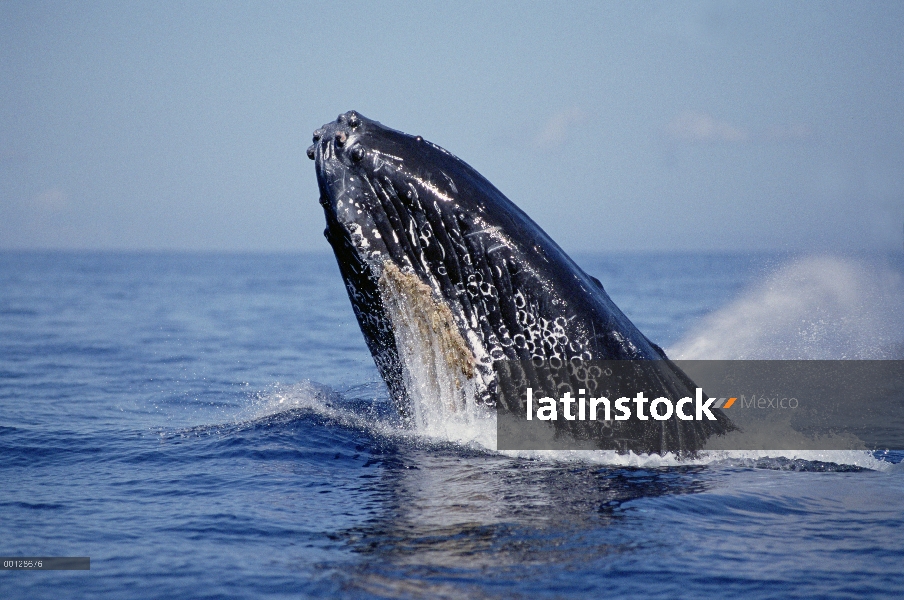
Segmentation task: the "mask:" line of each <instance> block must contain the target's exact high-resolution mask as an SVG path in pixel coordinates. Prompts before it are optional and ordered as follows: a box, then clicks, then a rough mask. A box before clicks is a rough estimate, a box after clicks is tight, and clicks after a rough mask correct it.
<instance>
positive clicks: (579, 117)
mask: <svg viewBox="0 0 904 600" xmlns="http://www.w3.org/2000/svg"><path fill="white" fill-rule="evenodd" d="M586 117H587V113H585V112H584V111H583V110H581V109H580V108H577V107H573V108H569V109H567V110H563V111H559V112H557V113H556V114H554V115H553V116H552V117H550V118H549V120H548V121H546V124H545V125H544V126H543V129H542V130H540V132H539V133H538V134H537V136H536V137H534V146H536V147H537V148H558V147H559V146H561V145H562V144H564V143H565V142H566V141H567V140H568V134H569V132H570V131H571V129H572V127H573V126H574V125H576V124H578V123H580V122H581V121H583V120H584V119H585V118H586Z"/></svg>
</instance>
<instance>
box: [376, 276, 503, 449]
mask: <svg viewBox="0 0 904 600" xmlns="http://www.w3.org/2000/svg"><path fill="white" fill-rule="evenodd" d="M379 286H380V292H381V295H382V297H383V304H384V306H385V307H386V310H387V312H388V314H389V318H390V320H391V321H392V329H393V333H394V334H395V339H396V347H397V348H396V349H397V351H398V356H399V360H400V361H401V362H402V372H403V376H404V378H405V388H406V390H407V391H408V396H409V397H410V400H411V417H412V423H413V425H414V426H415V428H416V429H418V430H419V431H421V432H422V433H426V434H427V435H434V436H439V437H443V438H448V436H449V434H450V429H457V428H459V427H460V426H461V425H467V424H473V423H475V422H476V421H478V420H480V421H484V420H487V419H491V418H493V417H494V416H495V414H494V412H493V411H491V410H490V409H489V408H487V407H486V406H483V405H479V404H478V402H477V401H476V398H477V397H478V395H477V392H478V390H479V389H481V388H482V389H485V387H486V383H485V382H484V380H483V375H482V374H481V373H480V372H479V370H478V363H479V360H480V358H482V356H481V357H475V355H474V351H473V350H472V349H471V348H472V347H473V346H472V345H473V344H474V343H475V342H478V347H479V340H478V339H477V337H476V336H473V335H469V336H468V337H469V341H470V342H471V344H469V343H468V341H466V340H465V339H464V338H463V337H462V335H461V333H460V332H459V329H458V326H457V325H456V324H455V318H454V317H453V314H452V311H451V310H450V308H449V306H448V305H447V304H446V303H445V302H444V301H443V300H442V299H437V298H436V297H435V296H434V294H433V292H432V290H431V288H430V286H428V285H426V284H425V283H423V282H421V280H420V279H419V278H418V277H417V276H416V275H414V274H411V273H404V272H402V271H401V270H400V269H399V268H398V267H397V266H396V265H395V263H393V262H392V261H386V262H384V263H383V269H382V273H381V275H380V280H379ZM469 333H471V332H469ZM481 354H483V353H481Z"/></svg>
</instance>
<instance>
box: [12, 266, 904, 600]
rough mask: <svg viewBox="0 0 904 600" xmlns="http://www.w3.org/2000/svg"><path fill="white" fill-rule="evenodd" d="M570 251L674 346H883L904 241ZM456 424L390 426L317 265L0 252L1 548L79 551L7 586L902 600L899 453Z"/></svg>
mask: <svg viewBox="0 0 904 600" xmlns="http://www.w3.org/2000/svg"><path fill="white" fill-rule="evenodd" d="M576 258H577V259H578V262H579V263H580V264H581V265H582V266H584V267H585V268H586V269H587V270H588V271H589V272H590V273H592V274H594V275H596V276H597V277H598V278H599V279H601V280H602V282H603V283H604V284H605V286H606V289H607V290H608V291H609V293H610V295H611V296H612V297H613V299H614V300H615V302H616V303H617V304H618V305H619V306H620V307H621V308H622V309H623V310H624V311H625V312H626V313H627V314H628V316H629V317H630V318H632V320H634V322H635V323H636V324H637V325H638V326H639V327H640V329H641V330H642V331H644V332H645V333H646V334H647V335H648V337H650V338H651V339H652V340H654V341H656V342H658V343H660V344H661V345H663V346H665V347H667V348H671V349H672V350H671V353H672V354H673V355H674V354H676V353H678V354H681V355H683V356H685V357H693V358H723V357H726V356H728V355H729V354H730V353H731V352H732V351H737V352H740V351H738V350H737V349H739V348H740V349H743V352H741V354H745V353H746V354H745V356H746V357H749V355H750V354H751V353H753V354H757V353H758V354H757V356H755V357H765V358H769V357H780V358H784V357H794V358H807V357H820V358H822V357H838V358H840V357H842V356H840V355H841V354H845V353H851V352H853V353H854V355H853V356H844V357H846V358H870V357H873V355H874V354H875V355H882V356H886V355H888V354H889V353H892V354H894V353H895V352H898V351H899V350H900V348H901V346H900V344H901V341H902V338H901V334H902V332H904V329H902V328H901V327H900V321H899V320H898V319H899V318H900V315H901V313H902V312H904V311H901V310H900V308H901V306H900V302H901V294H900V292H901V289H902V287H901V276H902V273H904V264H902V261H901V259H900V257H899V256H885V257H846V258H825V257H823V258H812V257H794V256H781V255H774V254H751V255H734V254H668V255H667V254H661V255H657V254H613V255H588V256H578V257H576ZM764 307H765V308H766V309H769V310H764ZM779 312H780V313H781V316H782V318H781V319H775V320H768V321H767V317H766V315H769V314H777V313H779ZM775 323H779V325H777V326H776V325H775ZM701 349H702V350H701ZM852 349H853V350H852ZM695 352H696V353H697V354H696V355H694V353H695ZM701 352H702V353H704V354H705V353H707V352H711V353H713V354H718V355H719V356H706V355H700V353H701ZM737 352H736V353H737ZM745 356H737V357H745ZM728 357H732V356H728ZM465 433H467V432H465ZM466 438H467V436H465V437H464V438H456V439H437V438H435V437H427V436H422V435H418V433H417V432H411V431H406V430H404V429H402V428H400V427H399V426H398V424H397V423H396V420H395V416H394V414H393V411H392V408H391V406H390V404H389V402H388V400H387V397H386V393H385V391H384V389H383V386H382V383H381V382H380V380H379V376H378V375H377V372H376V369H375V368H374V366H373V362H372V360H371V358H370V355H369V353H368V351H367V349H366V347H365V345H364V342H363V338H362V337H361V334H360V332H359V330H358V328H357V325H356V323H355V321H354V317H353V315H352V312H351V309H350V306H349V303H348V300H347V297H346V295H345V290H344V288H343V286H342V282H341V280H340V277H339V273H338V269H337V267H336V265H335V263H334V259H333V257H332V256H331V255H327V254H299V255H250V254H249V255H233V254H202V253H197V254H152V253H62V252H47V253H37V252H31V253H28V252H6V253H0V555H6V556H90V557H91V570H90V571H71V572H67V571H56V572H49V571H48V572H26V571H0V597H2V598H59V597H97V596H100V595H103V596H106V597H124V598H125V597H128V598H145V597H147V598H161V597H197V598H218V597H236V598H245V597H247V598H271V597H272V598H277V597H291V598H299V597H349V598H382V597H393V598H395V597H402V598H496V597H501V598H568V597H601V596H607V597H609V596H614V597H643V598H656V597H662V598H681V597H688V598H699V597H724V596H735V595H736V596H743V597H749V598H766V597H769V598H772V597H856V598H862V597H871V596H872V597H901V596H902V595H904V573H902V565H904V563H902V559H904V518H902V512H904V468H902V465H901V459H902V458H904V454H902V453H900V452H891V453H878V454H870V453H866V452H826V453H813V454H810V455H806V456H800V455H794V454H787V453H786V455H782V454H778V455H775V454H768V453H756V452H750V453H746V454H745V453H741V454H740V455H735V456H711V457H709V458H706V457H703V458H701V459H699V460H696V461H690V462H686V463H681V462H680V461H678V462H676V461H674V460H666V459H661V458H657V457H637V456H628V457H619V456H613V455H609V456H602V457H600V456H597V457H588V456H586V455H582V454H580V453H572V454H561V455H547V456H533V457H525V456H512V455H505V454H500V453H498V452H495V451H493V450H491V449H488V448H486V447H484V446H481V445H480V444H479V443H476V442H474V441H467V439H466ZM463 440H464V441H463Z"/></svg>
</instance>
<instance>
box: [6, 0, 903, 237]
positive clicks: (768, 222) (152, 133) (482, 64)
mask: <svg viewBox="0 0 904 600" xmlns="http://www.w3.org/2000/svg"><path fill="white" fill-rule="evenodd" d="M351 109H354V110H358V111H359V112H361V113H362V114H363V115H365V116H367V117H369V118H372V119H376V120H377V121H380V122H382V123H383V124H384V125H387V126H389V127H392V128H394V129H400V130H402V131H405V132H407V133H411V134H418V135H422V136H424V137H425V138H426V139H428V140H430V141H432V142H435V143H437V144H439V145H440V146H443V147H444V148H446V149H448V150H449V151H451V152H452V153H453V154H456V155H457V156H459V157H460V158H462V159H463V160H465V161H466V162H468V163H469V164H470V165H471V166H473V167H474V168H476V169H477V170H478V171H480V172H481V173H482V174H483V175H484V176H486V177H487V178H488V179H489V180H490V181H491V182H493V183H494V184H495V185H496V186H497V187H498V188H499V189H500V190H501V191H502V192H503V193H504V194H506V195H507V196H508V197H509V198H510V199H511V200H513V201H514V202H515V203H516V204H518V205H519V206H520V207H521V208H523V209H524V210H525V212H527V214H528V215H530V216H531V217H532V218H533V219H534V220H535V221H536V222H537V223H538V224H540V226H541V227H543V228H544V229H545V230H546V231H547V232H548V233H549V234H550V235H551V236H552V237H553V238H554V239H555V240H556V241H558V242H559V244H560V245H561V246H563V247H564V248H565V249H566V250H567V251H595V250H599V251H626V250H644V251H647V250H649V251H698V250H699V251H723V250H789V251H800V250H804V251H806V250H816V251H827V250H828V251H832V250H839V249H840V250H845V251H849V250H900V249H901V248H902V243H904V3H902V2H884V3H883V2H837V3H836V2H671V1H669V2H612V3H610V2H599V1H593V2H586V3H582V2H568V3H556V2H544V3H528V2H511V3H509V2H491V3H487V2H463V1H456V2H394V1H387V2H378V1H369V2H338V1H332V2H310V1H308V2H229V1H223V0H218V1H215V2H203V1H191V2H168V1H165V0H164V1H161V0H155V1H153V2H137V1H136V2H122V1H113V2H102V1H96V2H89V1H78V2H63V1H52V2H41V1H37V0H23V1H5V2H0V249H91V250H95V249H97V250H203V251H299V250H303V251H307V250H322V251H328V246H327V244H326V241H325V240H324V238H323V234H322V231H323V227H324V218H323V212H322V209H321V207H320V206H319V204H318V203H317V198H318V191H317V184H316V180H315V176H314V167H313V163H312V162H311V161H309V160H308V158H307V157H306V155H305V150H306V148H307V147H308V146H309V145H310V143H311V132H312V131H313V130H314V129H316V128H317V127H318V126H320V125H321V124H323V123H325V122H327V121H330V120H333V119H335V118H336V116H337V115H338V114H339V113H342V112H345V111H347V110H351Z"/></svg>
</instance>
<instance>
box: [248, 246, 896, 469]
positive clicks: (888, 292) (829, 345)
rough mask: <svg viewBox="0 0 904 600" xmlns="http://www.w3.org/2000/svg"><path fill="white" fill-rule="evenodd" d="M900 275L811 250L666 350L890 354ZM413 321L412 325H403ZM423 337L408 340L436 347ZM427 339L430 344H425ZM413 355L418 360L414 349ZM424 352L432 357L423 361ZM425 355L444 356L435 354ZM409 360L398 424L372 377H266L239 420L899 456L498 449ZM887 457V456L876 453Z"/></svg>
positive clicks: (743, 458) (794, 463) (433, 377)
mask: <svg viewBox="0 0 904 600" xmlns="http://www.w3.org/2000/svg"><path fill="white" fill-rule="evenodd" d="M902 298H904V285H902V278H901V275H900V274H899V273H897V272H895V271H893V270H891V269H890V268H888V267H885V266H882V265H879V264H877V263H875V262H870V261H868V260H866V259H851V258H839V257H826V256H822V257H818V256H811V257H805V258H799V259H796V260H794V261H792V262H790V263H787V264H785V265H784V266H782V267H780V268H779V269H777V270H776V271H775V272H773V273H772V274H771V275H769V276H767V277H766V278H765V280H763V281H761V282H759V283H758V284H755V285H753V286H751V287H750V288H748V289H747V290H746V291H745V292H743V293H742V294H741V295H740V297H739V298H737V299H735V300H734V301H732V302H730V303H729V304H728V305H726V306H725V307H724V308H722V309H719V310H717V311H716V312H714V313H712V314H711V315H709V316H708V317H706V318H704V319H703V320H702V321H701V322H700V323H699V325H698V326H697V327H696V328H694V329H693V330H692V331H691V333H690V334H689V335H688V336H686V337H685V338H684V339H683V340H681V341H679V342H678V343H677V344H676V345H675V346H674V347H673V348H671V349H670V351H669V356H670V357H672V358H678V359H723V360H731V359H780V360H791V359H875V358H890V357H893V356H901V354H902V353H901V349H902V341H904V338H902V332H904V307H902ZM409 329H411V330H412V331H417V330H416V328H414V327H409ZM437 344H438V342H436V341H435V340H432V339H424V340H418V344H416V346H417V347H418V349H419V351H421V352H422V353H426V354H430V355H439V354H441V353H442V351H443V350H442V348H440V347H438V346H437ZM434 346H437V347H434ZM415 362H417V361H415ZM431 364H433V363H431ZM436 364H443V363H442V361H436ZM421 371H424V369H414V368H410V369H409V372H408V382H407V383H408V385H409V386H414V387H416V388H418V389H417V390H415V392H416V393H412V394H411V396H412V401H413V402H414V403H415V404H416V406H414V407H413V408H414V410H413V413H414V415H415V416H416V417H417V418H414V419H412V423H411V424H409V425H408V426H406V425H404V424H403V423H402V422H401V419H400V418H399V417H398V415H397V414H396V412H395V410H394V409H393V407H392V403H391V402H390V401H389V400H388V398H386V396H385V391H384V389H383V387H382V384H379V383H375V384H368V385H366V386H364V387H361V386H359V387H357V388H349V389H346V390H342V391H336V390H333V389H331V388H328V387H326V386H323V385H320V384H317V383H314V382H310V381H304V382H301V383H298V384H296V385H291V386H275V387H274V389H273V390H271V391H270V392H268V393H265V394H261V395H259V396H258V397H257V398H255V400H254V401H253V402H252V404H251V405H250V406H249V407H248V409H247V410H246V411H245V413H244V414H243V415H242V416H241V417H240V420H242V421H244V422H246V423H248V422H255V423H260V422H261V421H262V420H263V421H266V420H272V419H273V418H274V417H275V416H277V415H286V414H288V413H292V412H293V411H299V410H301V411H303V412H306V413H314V414H316V415H318V416H320V417H322V418H326V419H328V420H329V421H331V422H332V423H336V424H341V425H344V426H348V427H352V428H356V429H363V430H366V431H367V432H369V433H370V434H373V435H377V436H382V437H389V438H393V439H395V440H404V441H406V442H410V443H414V444H418V445H421V446H448V445H450V444H451V445H454V446H456V447H458V448H461V449H465V448H467V449H469V450H471V451H478V452H489V453H494V454H497V453H498V454H501V455H506V456H511V457H513V458H521V459H530V460H539V461H545V462H566V463H574V462H579V463H585V464H593V465H606V466H619V467H643V468H657V467H672V466H687V465H727V466H743V467H750V466H753V467H758V468H775V469H792V470H827V469H828V468H829V467H826V465H836V467H832V469H835V470H837V465H843V466H845V467H846V468H865V469H874V470H888V469H893V468H898V467H896V466H894V465H892V462H898V461H897V460H894V461H888V460H882V458H879V457H877V456H876V455H875V454H874V453H872V452H868V451H837V450H836V451H823V450H798V451H788V450H781V451H778V450H776V451H769V450H755V451H754V450H746V451H731V450H711V451H705V452H701V453H700V454H699V455H698V456H697V457H695V458H692V459H688V458H679V457H677V456H675V455H673V454H666V455H665V456H660V455H638V454H633V453H629V454H619V453H617V452H615V451H605V450H544V451H497V450H496V415H495V411H493V410H492V409H489V408H487V407H484V406H480V405H478V404H477V403H475V402H465V403H462V404H459V407H458V408H457V410H453V409H452V408H450V406H451V405H453V404H456V403H455V402H453V400H454V399H449V398H438V397H437V395H436V393H435V391H436V389H437V386H439V387H443V386H444V385H445V386H446V387H450V389H451V385H452V383H453V382H452V379H451V378H450V377H449V376H448V374H447V373H443V372H440V371H441V369H436V368H434V369H433V370H432V371H430V372H429V373H428V372H427V371H429V370H427V371H424V372H423V373H422V372H421ZM886 458H887V457H886Z"/></svg>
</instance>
